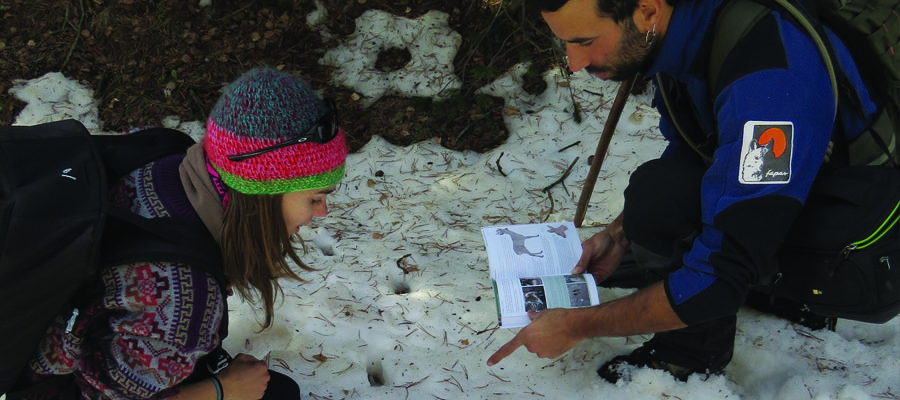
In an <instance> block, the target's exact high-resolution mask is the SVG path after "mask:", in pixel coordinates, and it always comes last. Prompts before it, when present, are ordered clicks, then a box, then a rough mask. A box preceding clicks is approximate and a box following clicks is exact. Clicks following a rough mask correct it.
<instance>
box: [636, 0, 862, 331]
mask: <svg viewBox="0 0 900 400" xmlns="http://www.w3.org/2000/svg"><path fill="white" fill-rule="evenodd" d="M721 4H722V0H703V1H690V2H684V1H682V2H679V3H678V4H677V5H676V6H675V9H674V11H673V14H672V18H671V21H670V22H669V24H668V27H667V31H666V33H665V37H664V41H663V43H662V45H661V48H660V51H659V54H658V56H657V57H656V59H655V60H654V62H653V64H652V65H651V66H650V68H649V70H648V71H647V73H646V76H654V75H655V74H657V73H662V74H664V75H666V76H668V77H671V78H672V79H674V80H675V81H677V82H680V83H682V84H683V85H684V86H685V87H686V89H687V93H688V96H689V98H690V99H689V100H688V102H689V103H690V106H691V108H692V109H693V110H694V112H695V115H696V119H697V122H698V123H699V125H700V126H699V128H698V129H700V130H701V131H702V132H703V134H705V135H712V136H715V135H718V136H717V142H718V145H717V147H716V148H715V152H714V155H713V158H712V160H707V161H706V164H707V165H708V169H707V170H706V172H705V174H704V175H703V178H702V193H701V212H702V223H703V226H702V228H701V231H700V232H699V236H697V238H696V239H695V240H694V243H693V246H692V248H691V249H690V251H689V252H688V253H687V254H685V256H684V259H683V265H682V267H681V268H680V269H678V270H677V271H675V272H674V273H672V274H671V275H669V277H668V278H667V279H666V281H665V289H666V294H667V296H668V298H669V302H670V304H671V305H672V307H673V308H674V310H675V312H676V313H677V314H678V316H679V317H680V318H681V320H682V321H683V322H685V323H686V324H688V325H692V324H697V323H700V322H704V321H709V320H711V319H715V318H719V317H723V316H727V315H733V314H734V313H736V312H737V309H738V308H739V307H740V305H741V304H742V303H743V301H744V298H745V297H746V294H747V291H748V288H749V287H750V286H752V285H755V284H759V283H762V282H765V281H766V280H768V279H770V278H771V277H772V276H773V275H774V274H775V273H776V272H777V266H778V263H777V254H778V251H779V248H780V246H781V244H782V242H783V241H784V239H785V236H786V235H787V232H788V230H789V228H790V227H791V224H792V223H793V221H794V220H795V219H796V217H797V215H798V213H799V212H800V209H801V207H802V206H803V203H804V200H805V199H806V196H807V193H808V192H809V190H810V187H811V185H812V182H813V180H814V178H815V177H816V174H817V173H818V171H819V168H820V166H821V165H822V163H823V161H824V157H825V154H826V150H827V148H828V143H829V141H830V140H831V137H832V134H833V132H835V121H836V119H835V109H834V105H835V100H834V95H833V94H832V87H831V82H830V80H829V78H828V74H827V72H826V69H825V64H824V62H823V59H822V56H821V55H820V53H819V52H818V50H817V49H816V47H815V45H814V44H813V42H812V40H811V38H810V37H809V36H808V35H807V34H806V33H805V32H804V31H803V30H802V29H799V28H798V27H796V26H795V25H794V24H793V23H792V22H790V20H789V19H788V18H786V17H785V16H784V15H782V14H780V13H779V12H778V11H773V12H772V13H771V14H770V15H769V16H767V17H766V18H764V19H763V20H762V21H761V22H760V23H759V24H757V25H756V27H755V28H754V29H753V31H752V32H750V33H749V34H748V35H747V36H745V37H744V39H742V41H741V43H740V44H738V46H737V47H735V50H734V51H733V52H732V54H731V55H730V56H729V57H728V58H727V59H726V60H725V62H724V63H723V66H722V69H721V72H720V78H719V87H720V88H723V89H722V90H721V92H720V93H719V94H718V96H717V97H716V98H715V99H710V98H709V97H710V96H709V93H708V90H709V89H708V82H707V80H708V77H707V73H708V72H707V65H708V60H707V58H708V57H707V56H703V55H702V54H704V52H703V51H701V50H700V49H703V48H708V46H709V40H710V38H709V37H707V36H709V35H707V33H708V32H709V31H710V24H711V22H712V21H713V20H714V15H715V11H716V9H717V7H719V6H720V5H721ZM829 35H830V39H831V43H832V45H833V47H834V49H835V52H836V55H837V59H838V62H839V65H840V68H841V69H842V70H843V71H844V72H845V74H846V75H847V77H848V78H849V81H850V83H851V85H852V86H853V87H854V90H855V91H856V92H857V93H856V94H857V95H858V96H859V99H860V100H861V104H862V108H863V109H864V112H865V114H866V115H865V116H862V115H861V113H860V112H859V111H858V108H854V107H850V106H849V105H845V104H841V107H839V110H838V113H839V114H840V118H837V121H841V123H842V124H843V125H844V126H843V127H840V128H842V129H840V131H842V132H848V133H849V136H850V138H852V137H854V136H856V135H858V134H859V132H861V131H863V130H864V129H865V127H866V126H868V124H869V122H868V120H870V119H871V118H872V116H873V114H874V113H875V112H876V111H877V107H876V105H875V104H873V103H872V101H871V100H870V98H869V95H868V92H867V90H866V89H865V86H864V85H863V83H862V80H861V79H860V77H859V73H858V71H857V69H856V66H855V65H854V63H853V61H852V59H851V58H850V55H849V53H848V51H847V49H846V48H845V46H844V45H843V44H842V43H841V42H840V40H839V39H838V38H837V37H836V36H835V35H834V34H832V33H831V32H829ZM706 53H707V54H708V52H706ZM654 85H658V82H656V81H654ZM660 92H661V90H657V94H656V97H657V99H656V104H657V107H658V109H659V112H660V115H661V120H660V131H661V132H662V134H663V135H664V136H665V137H666V139H668V141H669V145H668V147H667V148H666V150H665V151H664V152H663V155H662V156H663V157H676V158H679V157H699V156H698V154H697V153H696V152H694V150H693V149H692V148H691V147H690V146H688V144H687V143H686V142H685V140H684V139H683V138H682V137H681V135H680V134H679V133H678V131H677V130H676V129H675V127H674V125H673V121H672V118H671V117H670V114H669V112H668V110H666V107H665V105H664V102H663V101H662V100H661V98H660ZM625 233H626V235H627V234H628V232H625Z"/></svg>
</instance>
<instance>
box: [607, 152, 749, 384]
mask: <svg viewBox="0 0 900 400" xmlns="http://www.w3.org/2000/svg"><path fill="white" fill-rule="evenodd" d="M705 171H706V167H705V166H704V165H703V164H701V163H693V162H690V161H685V160H668V159H658V160H653V161H650V162H647V163H645V164H644V165H641V166H640V167H639V168H638V169H637V170H636V171H635V172H634V173H633V174H632V177H631V179H630V181H629V184H628V187H627V188H626V190H625V208H624V210H623V213H624V215H623V230H624V232H625V236H626V237H627V238H628V240H629V242H630V243H631V246H630V249H629V250H630V252H629V253H627V254H626V256H625V257H624V258H623V262H622V263H621V264H620V266H619V268H618V269H617V270H616V272H615V273H614V274H613V276H611V277H610V279H608V280H607V281H606V282H603V283H601V285H602V286H616V287H638V288H640V287H644V286H647V285H649V284H651V283H653V282H655V281H659V280H662V279H664V278H665V277H666V276H667V275H668V274H669V273H671V272H672V271H674V270H676V269H678V268H681V266H682V265H683V261H682V258H683V256H684V254H685V253H686V252H687V251H689V250H690V248H691V246H692V244H693V241H694V238H696V237H697V235H698V233H699V232H700V229H701V228H702V222H701V208H700V207H701V203H700V195H701V179H702V177H703V174H704V172H705ZM735 324H736V317H735V316H734V315H732V316H728V317H724V318H720V319H716V320H712V321H708V322H706V323H703V324H699V325H695V326H689V327H687V328H683V329H679V330H675V331H668V332H661V333H657V334H656V335H654V337H653V338H652V339H651V341H650V342H648V344H650V345H652V346H653V348H654V349H655V350H656V354H657V355H658V356H659V357H660V359H662V360H664V361H667V362H670V363H676V364H678V365H681V366H685V367H690V368H694V369H703V368H704V367H706V366H708V365H709V364H710V362H711V361H713V360H716V359H720V358H721V357H722V356H724V355H726V354H730V353H731V351H732V349H733V347H734V336H735V333H736V325H735Z"/></svg>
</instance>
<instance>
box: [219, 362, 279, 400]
mask: <svg viewBox="0 0 900 400" xmlns="http://www.w3.org/2000/svg"><path fill="white" fill-rule="evenodd" d="M216 377H217V378H219V382H221V383H222V392H223V393H224V395H225V396H224V397H225V399H226V400H259V399H261V398H262V397H263V394H265V393H266V387H267V386H268V384H269V366H268V365H266V362H265V361H262V360H257V359H256V358H255V357H253V356H251V355H249V354H243V353H241V354H238V355H237V357H235V358H234V360H232V361H231V364H229V365H228V366H227V367H225V369H224V370H222V372H219V373H218V374H217V375H216Z"/></svg>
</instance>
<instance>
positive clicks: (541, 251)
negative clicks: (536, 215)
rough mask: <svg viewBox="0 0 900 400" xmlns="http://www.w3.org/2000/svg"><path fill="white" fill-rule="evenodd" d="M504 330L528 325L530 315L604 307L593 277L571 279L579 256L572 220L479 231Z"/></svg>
mask: <svg viewBox="0 0 900 400" xmlns="http://www.w3.org/2000/svg"><path fill="white" fill-rule="evenodd" d="M481 234H482V235H483V236H484V244H485V247H486V248H487V254H488V265H489V267H490V271H491V282H492V283H493V285H494V297H495V298H496V299H497V320H498V321H499V323H500V327H502V328H515V327H521V326H525V325H528V323H529V322H531V320H530V319H529V318H528V311H530V310H531V311H541V310H544V309H547V308H560V307H564V308H576V307H589V306H593V305H597V304H599V303H600V299H599V296H598V294H597V285H596V284H595V283H594V277H593V276H592V275H591V274H584V275H570V274H569V272H571V270H572V267H574V266H575V263H576V262H577V261H578V258H579V257H581V240H580V239H579V238H578V232H576V230H575V224H573V223H572V222H551V223H541V224H525V225H494V226H486V227H482V228H481Z"/></svg>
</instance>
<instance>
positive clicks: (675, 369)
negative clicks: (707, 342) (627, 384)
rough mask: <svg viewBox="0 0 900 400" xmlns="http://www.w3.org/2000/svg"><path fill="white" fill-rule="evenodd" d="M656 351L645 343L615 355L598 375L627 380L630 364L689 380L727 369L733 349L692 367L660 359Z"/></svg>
mask: <svg viewBox="0 0 900 400" xmlns="http://www.w3.org/2000/svg"><path fill="white" fill-rule="evenodd" d="M655 353H656V351H655V350H654V349H653V348H652V347H651V346H650V345H648V344H647V343H645V344H644V345H643V346H641V347H638V348H637V349H635V350H634V351H632V352H631V354H626V355H621V356H616V357H613V359H612V360H609V361H607V362H606V364H603V365H601V366H600V368H599V369H597V375H600V377H601V378H603V379H605V380H606V381H607V382H609V383H616V382H618V381H619V380H620V379H625V381H629V380H631V369H630V368H629V366H632V367H641V368H643V367H649V368H653V369H659V370H663V371H666V372H668V373H669V374H671V375H672V376H674V377H675V379H678V380H680V381H687V378H688V377H689V376H690V375H691V374H695V373H699V374H705V375H707V376H709V375H719V374H722V373H723V372H724V370H725V366H726V365H728V363H729V362H730V361H731V356H732V354H733V351H732V350H728V352H727V353H726V354H723V355H722V356H720V357H718V358H717V359H715V360H714V361H713V362H711V363H710V364H709V365H707V366H705V367H702V368H691V367H687V366H682V365H677V364H674V363H670V362H666V361H664V360H661V359H659V357H657V356H656V354H655Z"/></svg>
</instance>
